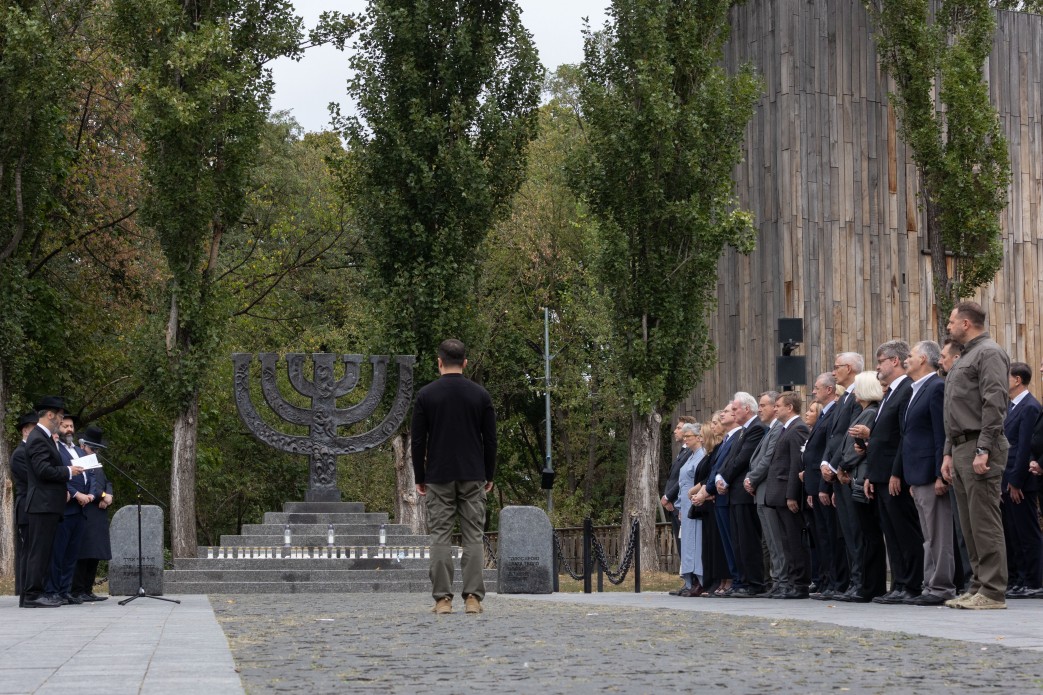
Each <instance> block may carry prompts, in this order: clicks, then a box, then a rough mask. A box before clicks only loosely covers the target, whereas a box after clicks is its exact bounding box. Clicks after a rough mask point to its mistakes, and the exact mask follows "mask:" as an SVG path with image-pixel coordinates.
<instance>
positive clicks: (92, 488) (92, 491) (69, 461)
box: [58, 444, 101, 516]
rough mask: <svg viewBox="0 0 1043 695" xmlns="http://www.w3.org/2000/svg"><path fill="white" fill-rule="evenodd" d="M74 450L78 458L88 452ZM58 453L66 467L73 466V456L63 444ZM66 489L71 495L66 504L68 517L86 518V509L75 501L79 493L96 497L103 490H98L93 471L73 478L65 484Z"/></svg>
mask: <svg viewBox="0 0 1043 695" xmlns="http://www.w3.org/2000/svg"><path fill="white" fill-rule="evenodd" d="M74 448H75V449H76V455H77V456H86V455H87V452H86V451H84V450H83V449H81V448H79V447H74ZM58 453H59V454H61V457H62V463H63V464H65V465H66V466H71V465H73V457H72V454H70V453H69V450H68V449H66V448H65V446H64V445H63V444H59V445H58ZM65 489H66V490H67V491H68V493H69V501H68V502H66V503H65V515H66V516H69V515H70V514H80V515H81V516H86V511H85V510H86V507H84V506H80V503H79V502H77V501H76V500H75V499H73V497H75V495H76V493H77V492H82V493H83V494H85V495H94V496H95V497H97V496H98V495H99V494H101V490H100V489H99V488H98V485H97V483H96V482H95V481H94V471H92V470H90V471H85V472H84V473H81V474H80V475H76V476H73V477H72V479H70V480H69V482H68V483H66V484H65Z"/></svg>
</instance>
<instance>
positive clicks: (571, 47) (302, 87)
mask: <svg viewBox="0 0 1043 695" xmlns="http://www.w3.org/2000/svg"><path fill="white" fill-rule="evenodd" d="M518 4H519V5H521V8H522V22H523V23H524V24H525V26H526V28H527V29H528V30H529V31H530V32H532V35H533V37H534V38H535V39H536V48H537V49H538V50H539V52H540V59H541V60H542V61H543V64H544V66H546V67H547V69H549V70H553V69H554V68H556V67H557V66H559V65H561V64H562V63H578V62H580V61H581V60H582V59H583V35H582V34H581V33H580V31H581V30H582V28H583V17H589V18H590V24H591V26H592V27H595V28H600V27H601V25H602V24H603V23H604V21H605V8H606V7H607V6H608V4H609V0H519V3H518ZM294 5H295V6H296V7H297V14H299V15H301V16H302V17H303V18H304V24H305V27H308V28H311V27H313V26H315V22H316V20H317V19H318V17H319V14H321V13H322V12H324V11H326V10H339V11H341V12H360V11H361V10H362V9H364V8H365V6H366V2H365V0H295V1H294ZM272 72H273V74H274V77H275V96H274V97H273V99H272V108H273V109H274V110H276V111H290V112H292V114H293V117H294V118H296V119H297V122H298V123H300V124H301V125H302V126H304V129H305V130H309V131H314V130H328V129H329V122H330V117H329V111H328V109H327V105H328V104H329V103H330V102H331V101H334V102H337V103H339V104H341V105H342V107H343V108H344V109H345V110H347V109H348V105H347V87H346V84H347V77H348V68H347V55H346V54H345V53H341V52H339V51H337V50H336V49H335V48H328V47H321V48H312V49H310V50H308V51H307V52H306V53H305V55H304V58H303V59H302V60H301V61H300V62H296V63H295V62H294V61H292V60H288V59H285V58H282V59H280V60H278V61H276V62H274V63H273V64H272Z"/></svg>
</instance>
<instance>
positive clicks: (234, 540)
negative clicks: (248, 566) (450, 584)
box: [221, 529, 431, 548]
mask: <svg viewBox="0 0 1043 695" xmlns="http://www.w3.org/2000/svg"><path fill="white" fill-rule="evenodd" d="M290 531H291V533H292V532H293V529H290ZM334 533H335V534H336V529H334ZM327 540H328V539H327V537H326V529H323V530H322V533H321V534H319V533H311V534H297V533H292V541H291V542H290V545H293V546H299V547H304V548H317V547H321V548H325V547H326V541H327ZM282 541H283V535H282V532H281V531H280V532H279V534H278V535H271V534H268V535H259V534H254V535H249V536H247V535H242V536H221V545H222V546H224V547H226V548H230V547H235V548H242V547H244V546H245V547H248V548H281V547H282V545H283V543H282ZM377 543H378V538H377V534H376V533H364V534H360V535H356V534H354V533H353V530H349V531H347V532H346V533H340V534H336V537H335V539H334V545H337V546H348V547H370V548H375V547H377ZM430 544H431V537H430V536H406V535H399V536H392V535H390V534H388V543H387V545H388V547H389V548H390V547H392V546H394V547H402V546H404V547H410V546H426V545H430Z"/></svg>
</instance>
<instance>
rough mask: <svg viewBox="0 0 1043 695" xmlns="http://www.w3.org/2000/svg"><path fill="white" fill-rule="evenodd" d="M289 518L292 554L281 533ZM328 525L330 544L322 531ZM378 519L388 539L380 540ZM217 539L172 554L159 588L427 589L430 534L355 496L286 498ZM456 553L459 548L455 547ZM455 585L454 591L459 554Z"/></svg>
mask: <svg viewBox="0 0 1043 695" xmlns="http://www.w3.org/2000/svg"><path fill="white" fill-rule="evenodd" d="M287 524H289V526H290V532H291V553H290V557H283V555H284V544H283V541H284V538H283V532H284V530H285V528H286V525H287ZM330 524H333V532H334V545H333V548H332V550H331V549H330V548H329V546H328V540H329V539H328V537H327V533H328V530H329V525H330ZM381 524H384V531H385V534H386V541H387V542H386V545H385V546H383V547H382V546H380V545H379V535H380V526H381ZM242 530H243V532H242V534H240V535H236V536H221V545H220V546H216V547H205V546H203V547H200V548H199V550H198V553H197V557H194V558H181V559H176V560H174V569H172V570H167V571H166V572H164V573H163V592H164V593H165V594H285V593H290V594H304V593H311V594H317V593H340V592H345V593H366V592H369V593H374V592H380V593H388V592H416V593H429V592H430V591H431V580H430V579H429V578H428V567H429V565H430V560H429V559H428V558H429V546H430V544H431V542H430V537H429V536H416V535H413V534H412V533H411V531H410V528H409V527H408V526H404V525H401V524H390V523H388V515H387V514H384V513H368V512H366V511H365V508H364V506H363V505H362V504H361V503H358V502H287V503H286V504H284V505H283V511H282V512H267V513H265V515H264V523H262V524H244V525H243V529H242ZM454 556H455V557H457V558H459V548H454ZM455 563H456V570H457V571H456V575H455V576H456V580H457V583H456V586H455V588H454V590H455V591H456V592H457V593H459V591H460V564H459V563H460V561H459V559H457V560H455ZM496 581H497V573H496V570H489V569H487V570H485V586H486V590H487V591H495V590H496Z"/></svg>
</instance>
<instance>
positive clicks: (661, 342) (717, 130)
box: [576, 0, 760, 414]
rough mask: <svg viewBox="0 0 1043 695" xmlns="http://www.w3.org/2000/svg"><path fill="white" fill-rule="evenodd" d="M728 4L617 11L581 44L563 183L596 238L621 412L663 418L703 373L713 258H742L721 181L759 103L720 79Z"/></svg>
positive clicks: (747, 84) (745, 80)
mask: <svg viewBox="0 0 1043 695" xmlns="http://www.w3.org/2000/svg"><path fill="white" fill-rule="evenodd" d="M730 6H731V2H729V1H727V0H721V1H715V2H658V1H651V0H619V1H617V2H614V3H613V4H612V7H611V9H610V19H609V21H608V22H607V23H606V25H605V29H604V33H603V35H601V34H595V33H592V32H589V31H588V33H587V38H586V43H585V54H586V61H585V63H584V69H585V71H586V77H587V81H586V82H585V83H584V85H583V88H582V108H583V115H584V118H585V120H586V123H587V130H586V132H587V136H588V139H589V143H588V149H587V153H588V156H589V159H588V160H587V161H586V162H585V165H584V167H583V169H582V171H581V174H580V177H579V178H577V180H576V187H577V191H579V192H581V193H583V194H584V195H585V196H586V197H587V199H588V200H589V203H590V206H591V209H592V210H593V212H594V213H595V215H596V216H597V218H598V220H599V222H600V223H601V226H602V238H603V243H604V247H603V249H602V253H601V258H600V264H599V267H598V270H599V275H600V278H601V281H602V282H603V284H604V286H605V288H606V289H607V292H608V293H609V297H610V303H611V306H612V307H613V309H614V315H613V319H612V328H613V339H614V344H613V346H612V348H613V353H614V355H615V358H616V359H618V360H619V361H620V365H621V368H622V371H623V372H624V373H625V374H626V375H627V378H628V379H629V383H628V387H629V391H630V393H632V394H633V408H634V409H635V410H636V411H637V412H640V413H644V414H647V413H651V412H653V411H659V412H665V411H667V410H669V409H671V408H672V407H673V406H674V405H675V404H676V403H677V402H679V401H680V399H681V398H683V397H684V396H685V395H687V394H688V393H689V392H690V391H691V389H692V388H693V387H694V386H695V384H696V383H697V381H698V376H699V374H700V373H701V372H702V371H703V370H704V369H705V368H706V366H707V365H708V364H709V360H710V358H711V357H712V346H711V345H710V344H709V342H708V340H707V323H706V322H707V318H708V317H709V316H710V315H711V314H712V312H713V310H714V307H715V304H714V293H715V289H716V286H717V273H716V267H717V261H718V259H719V257H720V255H721V252H722V251H723V250H724V248H725V246H728V245H731V246H733V247H735V248H736V249H738V250H740V251H743V252H748V251H750V250H752V248H753V243H754V234H753V225H752V218H751V216H750V214H749V213H747V212H745V211H743V210H739V209H737V203H736V200H735V196H734V192H733V188H734V185H733V183H732V178H731V173H732V170H733V169H734V167H735V166H736V165H737V164H738V162H739V161H740V158H741V152H742V140H743V133H744V131H745V128H746V125H747V123H748V122H749V119H750V117H751V116H752V114H753V106H754V104H755V103H756V101H757V99H758V97H759V94H760V83H759V81H758V80H757V78H756V77H755V76H754V74H753V72H752V69H751V68H749V67H745V68H743V69H742V70H741V71H740V72H739V73H738V74H737V75H734V76H729V75H727V74H726V73H725V72H724V70H723V69H722V68H721V67H720V64H719V61H720V59H721V47H722V46H723V43H724V41H725V40H726V39H727V36H728V24H727V13H728V8H729V7H730Z"/></svg>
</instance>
